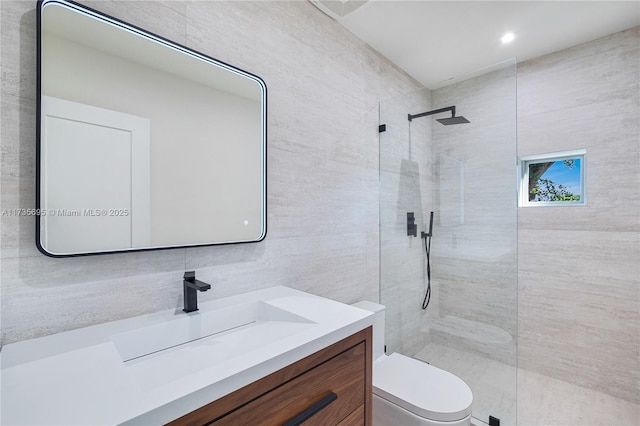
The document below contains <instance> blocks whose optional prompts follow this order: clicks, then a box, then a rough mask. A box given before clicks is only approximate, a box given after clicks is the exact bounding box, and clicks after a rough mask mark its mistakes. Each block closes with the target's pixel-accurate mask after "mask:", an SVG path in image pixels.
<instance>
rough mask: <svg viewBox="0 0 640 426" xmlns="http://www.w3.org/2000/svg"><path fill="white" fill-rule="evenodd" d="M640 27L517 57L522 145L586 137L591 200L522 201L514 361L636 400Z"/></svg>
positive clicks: (552, 147)
mask: <svg viewBox="0 0 640 426" xmlns="http://www.w3.org/2000/svg"><path fill="white" fill-rule="evenodd" d="M639 78H640V27H636V28H633V29H630V30H627V31H623V32H620V33H616V34H613V35H610V36H608V37H605V38H601V39H598V40H595V41H592V42H589V43H585V44H582V45H579V46H576V47H573V48H570V49H566V50H563V51H560V52H557V53H553V54H550V55H546V56H543V57H541V58H538V59H535V60H531V61H527V62H524V63H522V64H519V65H518V154H519V155H530V154H539V153H545V152H555V151H563V150H571V149H578V148H585V149H586V150H587V157H586V185H587V205H586V206H583V207H578V206H576V207H544V208H542V207H529V208H520V209H519V212H518V301H519V303H518V326H519V328H518V354H519V355H518V362H519V364H518V366H519V367H521V368H523V369H527V370H532V371H536V372H538V373H542V374H544V375H547V376H550V377H553V378H556V379H560V380H564V381H567V382H569V383H574V384H577V385H580V386H584V387H588V388H592V389H595V390H598V391H601V392H604V393H607V394H609V395H612V396H616V397H619V398H623V399H626V400H628V401H631V402H635V403H638V402H640V368H638V365H639V364H638V363H639V361H640V190H639V189H640V169H639V168H638V165H640V129H639V117H640V108H639V102H640V100H639V99H640V85H639V81H638V80H639Z"/></svg>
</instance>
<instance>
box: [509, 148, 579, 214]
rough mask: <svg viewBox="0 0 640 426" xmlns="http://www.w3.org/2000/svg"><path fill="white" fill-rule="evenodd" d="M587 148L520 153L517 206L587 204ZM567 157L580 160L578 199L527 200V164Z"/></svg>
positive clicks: (561, 159) (554, 160) (560, 159)
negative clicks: (579, 191)
mask: <svg viewBox="0 0 640 426" xmlns="http://www.w3.org/2000/svg"><path fill="white" fill-rule="evenodd" d="M586 158H587V150H586V149H574V150H570V151H559V152H549V153H545V154H535V155H522V156H519V157H518V206H519V207H549V206H563V207H565V206H585V205H586V204H587V187H586V179H585V176H586V167H587V162H586ZM569 159H579V160H580V189H581V193H580V194H579V195H580V200H578V201H529V165H530V164H537V163H548V162H552V161H553V162H556V161H563V160H569Z"/></svg>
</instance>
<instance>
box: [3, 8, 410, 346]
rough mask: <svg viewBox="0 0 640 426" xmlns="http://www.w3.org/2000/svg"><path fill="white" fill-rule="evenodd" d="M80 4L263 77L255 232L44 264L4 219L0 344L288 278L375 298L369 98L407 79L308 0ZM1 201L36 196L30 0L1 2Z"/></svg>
mask: <svg viewBox="0 0 640 426" xmlns="http://www.w3.org/2000/svg"><path fill="white" fill-rule="evenodd" d="M84 4H88V5H90V6H91V7H94V8H96V9H98V10H100V11H103V12H105V13H107V14H110V15H112V16H114V17H116V18H120V19H122V20H124V21H127V22H131V23H132V24H134V25H138V26H140V27H142V28H145V29H148V30H150V31H152V32H154V33H156V34H158V35H161V36H163V37H167V38H169V39H172V40H174V41H176V42H178V43H180V44H185V45H186V46H188V47H191V48H193V49H195V50H198V51H201V52H202V53H205V54H208V55H211V56H213V57H215V58H217V59H219V60H222V61H225V62H228V63H230V64H233V65H235V66H238V67H240V68H242V69H245V70H247V71H249V72H252V73H255V74H257V75H260V76H261V77H262V78H264V80H265V81H266V83H267V87H268V117H267V120H268V168H267V172H268V194H267V202H268V206H267V209H268V214H267V220H268V233H267V237H266V239H265V240H264V241H263V242H260V243H255V244H242V245H230V246H218V247H200V248H190V249H175V250H168V251H164V250H163V251H152V252H141V253H128V254H117V255H104V256H90V257H81V258H69V259H51V258H47V257H45V256H43V255H41V254H40V253H39V252H37V251H36V249H35V244H34V226H33V220H32V218H5V217H3V218H2V222H1V223H0V235H1V237H2V241H1V243H0V246H1V248H2V251H1V252H0V257H1V264H0V266H1V270H0V275H1V278H2V294H1V296H2V298H1V302H0V303H1V307H2V312H1V326H2V343H4V344H8V343H11V342H16V341H19V340H23V339H28V338H34V337H38V336H43V335H47V334H51V333H57V332H60V331H64V330H69V329H74V328H78V327H84V326H87V325H91V324H97V323H101V322H105V321H111V320H117V319H121V318H126V317H130V316H135V315H140V314H144V313H148V312H154V311H158V310H163V309H173V308H176V307H179V306H180V305H181V303H182V296H181V291H180V283H181V278H182V275H183V273H184V271H185V270H187V269H194V270H196V272H197V274H198V276H199V277H200V278H201V279H203V280H205V281H210V282H211V283H212V284H213V286H212V290H211V291H210V292H207V293H205V294H203V295H202V296H203V299H202V300H208V299H211V298H218V297H223V296H226V295H231V294H236V293H240V292H244V291H250V290H254V289H259V288H264V287H268V286H272V285H288V286H292V287H295V288H299V289H302V290H305V291H309V292H311V293H314V294H320V295H323V296H328V297H331V298H334V299H336V300H340V301H343V302H347V303H351V302H355V301H356V300H359V299H369V300H374V301H377V300H379V299H378V297H379V287H378V283H379V258H378V256H379V249H378V243H379V231H378V213H377V211H378V160H377V155H378V133H377V128H378V112H377V111H378V102H379V100H380V99H386V98H389V97H393V96H397V95H400V94H403V93H408V92H413V91H416V90H417V89H419V88H420V85H419V84H418V83H416V82H415V81H414V80H413V79H412V78H411V77H409V76H408V75H407V74H405V73H404V72H402V71H400V70H399V69H398V68H397V67H396V66H395V65H393V64H391V63H390V62H389V61H388V60H387V59H385V58H383V57H382V56H381V55H380V54H379V53H377V52H376V51H374V50H373V49H371V47H369V46H367V45H366V44H365V43H363V42H362V41H360V40H358V39H357V38H356V37H355V36H353V35H352V34H351V33H349V32H348V31H346V30H345V29H344V28H342V27H341V26H340V25H338V24H337V23H336V22H335V21H333V20H332V19H330V18H329V17H327V16H325V15H324V14H322V13H321V12H320V11H318V10H317V9H316V8H315V7H314V6H313V5H311V4H310V3H308V2H299V1H290V2H286V1H285V2H248V1H247V2H237V1H230V2H217V1H216V2H199V1H193V2H191V1H166V2H138V1H119V0H113V1H95V2H86V3H84ZM0 17H1V19H2V25H1V27H0V28H1V31H2V38H1V39H0V43H1V47H2V49H1V55H2V61H1V62H0V64H1V72H2V104H1V108H2V109H1V119H2V139H1V150H0V153H1V155H2V157H1V158H0V162H1V166H2V167H1V168H0V170H1V173H0V178H1V194H2V198H1V200H0V201H1V202H2V207H3V208H14V207H24V208H28V207H32V206H33V204H34V199H35V188H34V185H35V184H34V182H35V181H34V179H35V172H34V170H35V161H34V159H35V154H34V147H35V143H34V140H35V130H34V125H33V123H34V122H35V74H36V68H35V66H36V65H35V49H34V46H35V33H36V28H35V22H36V21H35V2H31V1H15V2H12V1H2V2H0Z"/></svg>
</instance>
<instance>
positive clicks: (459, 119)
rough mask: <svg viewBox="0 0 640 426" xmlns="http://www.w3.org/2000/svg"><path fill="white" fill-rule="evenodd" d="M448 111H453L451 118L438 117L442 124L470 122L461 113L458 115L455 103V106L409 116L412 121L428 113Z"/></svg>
mask: <svg viewBox="0 0 640 426" xmlns="http://www.w3.org/2000/svg"><path fill="white" fill-rule="evenodd" d="M447 111H451V117H449V118H437V119H436V120H437V121H439V122H440V123H441V124H444V125H445V126H451V125H452V124H464V123H470V121H469V120H467V119H466V118H464V117H463V116H461V115H459V116H457V117H456V107H455V105H454V106H450V107H446V108H440V109H434V110H433V111H427V112H422V113H420V114H415V115H412V114H409V116H408V117H409V121H411V120H413V119H414V118H420V117H426V116H427V115H433V114H439V113H441V112H447Z"/></svg>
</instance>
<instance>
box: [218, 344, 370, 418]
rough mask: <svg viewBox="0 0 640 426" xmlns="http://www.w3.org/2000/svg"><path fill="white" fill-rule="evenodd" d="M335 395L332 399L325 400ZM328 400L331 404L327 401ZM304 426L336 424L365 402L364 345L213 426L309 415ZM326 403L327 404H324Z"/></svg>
mask: <svg viewBox="0 0 640 426" xmlns="http://www.w3.org/2000/svg"><path fill="white" fill-rule="evenodd" d="M331 394H335V396H336V397H335V399H333V398H327V396H329V395H331ZM331 399H332V400H331ZM323 400H324V402H325V404H326V405H324V406H323V407H322V408H321V409H319V410H318V411H317V412H315V414H314V415H312V416H311V417H309V418H308V419H307V420H306V421H305V422H304V425H305V426H313V425H328V424H338V423H340V422H341V421H342V420H343V419H345V418H347V417H348V416H349V414H351V413H352V412H353V411H354V410H356V409H358V407H360V406H361V405H363V404H364V402H365V344H364V343H360V344H358V345H356V346H354V347H352V348H350V349H348V350H346V351H344V352H343V353H341V354H339V355H337V356H335V357H333V358H331V359H330V360H328V361H326V362H325V363H323V364H321V365H319V366H317V367H315V368H313V369H311V370H309V371H308V372H306V373H304V374H302V375H300V376H298V377H296V378H295V379H293V380H291V381H289V382H287V383H285V384H283V385H282V386H280V387H278V388H276V389H274V390H272V391H271V392H269V393H267V394H265V395H263V396H261V397H260V398H258V399H256V400H254V401H252V402H250V403H249V404H247V405H245V406H243V407H241V408H239V409H237V410H235V411H233V412H231V413H230V414H228V415H226V416H224V417H223V418H221V419H219V420H218V421H217V422H215V423H214V424H215V425H216V426H218V425H220V426H223V425H229V426H237V425H241V424H251V425H258V424H260V425H282V424H285V423H287V422H288V421H290V420H292V419H293V418H295V417H296V416H299V415H302V417H304V413H308V412H313V411H314V408H316V407H318V406H322V405H323V404H322V402H323ZM328 400H331V401H330V402H328V403H327V401H328Z"/></svg>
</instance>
